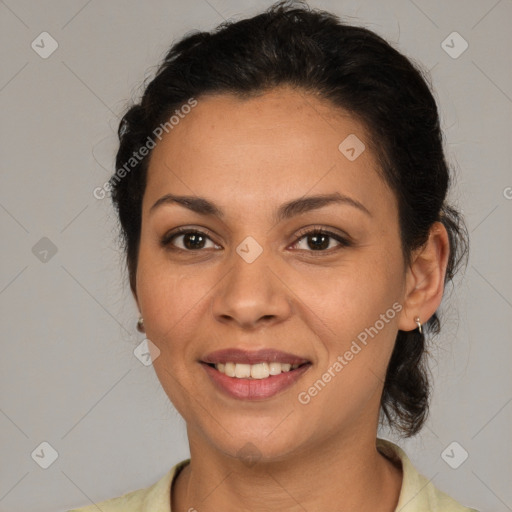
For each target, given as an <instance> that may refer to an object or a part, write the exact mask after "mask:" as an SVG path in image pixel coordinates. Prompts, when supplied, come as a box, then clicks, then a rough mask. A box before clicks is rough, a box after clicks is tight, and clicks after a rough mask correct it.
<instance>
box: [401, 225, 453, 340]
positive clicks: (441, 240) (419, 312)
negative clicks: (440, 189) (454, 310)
mask: <svg viewBox="0 0 512 512" xmlns="http://www.w3.org/2000/svg"><path fill="white" fill-rule="evenodd" d="M449 253H450V242H449V238H448V233H447V231H446V228H445V227H444V225H443V224H442V223H441V222H435V223H434V224H433V225H432V227H431V228H430V232H429V238H428V240H427V242H426V243H425V244H424V245H423V246H422V247H420V248H419V249H417V250H416V251H415V252H414V254H413V257H412V260H411V264H410V266H409V268H408V269H407V275H406V284H405V295H404V297H403V306H404V307H403V309H402V311H401V312H400V319H399V322H398V328H399V329H400V330H402V331H411V330H414V329H416V328H417V324H416V322H415V318H418V317H419V319H420V322H421V323H422V324H424V323H426V322H427V320H429V318H430V317H431V316H432V315H433V314H434V313H435V312H436V310H437V308H438V307H439V305H440V304H441V300H442V299H443V292H444V279H445V275H446V267H447V265H448V256H449Z"/></svg>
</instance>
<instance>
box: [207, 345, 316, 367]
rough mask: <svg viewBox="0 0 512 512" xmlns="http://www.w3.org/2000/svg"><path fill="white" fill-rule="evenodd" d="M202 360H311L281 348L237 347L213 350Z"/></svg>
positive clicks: (241, 362)
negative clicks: (250, 349) (251, 348)
mask: <svg viewBox="0 0 512 512" xmlns="http://www.w3.org/2000/svg"><path fill="white" fill-rule="evenodd" d="M202 362H204V363H207V364H219V363H222V364H226V363H235V364H236V363H239V364H258V363H272V362H276V363H285V364H289V365H297V364H298V365H302V364H304V363H309V362H310V361H309V360H308V359H305V358H303V357H301V356H298V355H296V354H290V353H288V352H282V351H280V350H273V349H260V350H256V351H248V350H240V349H236V348H227V349H224V350H217V351H215V352H211V353H210V354H208V355H207V356H205V357H204V358H203V359H202Z"/></svg>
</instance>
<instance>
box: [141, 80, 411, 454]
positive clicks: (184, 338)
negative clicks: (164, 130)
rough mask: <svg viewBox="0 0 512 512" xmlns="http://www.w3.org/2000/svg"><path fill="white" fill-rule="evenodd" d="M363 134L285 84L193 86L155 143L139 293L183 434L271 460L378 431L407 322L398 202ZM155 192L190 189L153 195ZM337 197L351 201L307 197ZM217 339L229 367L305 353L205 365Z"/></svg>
mask: <svg viewBox="0 0 512 512" xmlns="http://www.w3.org/2000/svg"><path fill="white" fill-rule="evenodd" d="M347 137H349V138H348V139H347ZM356 137H357V138H356ZM367 137H368V136H367V134H366V133H365V131H364V130H363V127H362V125H361V124H359V123H358V122H357V121H356V120H355V119H354V118H352V117H351V116H349V115H348V114H343V113H341V112H340V111H334V110H333V108H332V106H331V105H329V104H327V103H325V102H323V101H321V100H319V99H317V98H315V97H314V96H311V95H307V94H306V93H304V92H298V91H293V90H292V89H289V88H286V87H281V88H277V89H274V90H272V91H271V92H269V93H266V94H264V95H262V96H260V97H257V98H254V99H250V100H241V99H237V98H235V97H234V96H231V95H227V94H225V95H216V96H209V97H201V98H199V99H198V104H197V106H195V107H194V108H193V109H192V110H191V112H190V113H188V114H187V115H186V116H183V118H182V119H180V121H179V124H177V125H175V126H174V127H173V128H172V130H170V131H169V133H168V134H166V135H165V136H164V137H163V138H162V140H161V141H160V142H158V144H157V146H156V147H155V149H154V150H153V154H152V156H151V161H150V165H149V169H148V181H147V188H146V190H145V195H144V200H143V208H142V229H141V240H140V251H139V260H138V268H137V278H136V296H137V301H138V305H139V307H140V310H141V313H142V316H143V318H144V324H145V328H146V335H147V338H148V339H149V340H150V341H151V342H152V343H154V344H155V345H156V346H157V347H158V349H159V350H160V354H159V356H158V357H157V358H156V359H155V360H154V368H155V371H156V373H157V375H158V378H159V380H160V382H161V384H162V386H163V388H164V390H165V391H166V393H167V395H168V396H169V398H170V399H171V401H172V402H173V404H174V405H175V407H176V408H177V409H178V411H179V412H180V413H181V415H182V416H183V417H184V419H185V420H186V422H187V425H188V430H189V437H190V436H193V440H192V442H198V443H203V445H204V446H209V447H210V448H212V447H213V448H214V449H216V450H218V451H220V452H222V453H225V454H230V455H236V454H237V453H238V454H241V455H240V456H242V455H243V454H244V453H245V452H244V450H245V451H247V450H248V448H247V446H251V449H250V450H252V451H255V452H257V454H258V456H262V457H264V458H269V459H272V458H276V457H283V456H286V455H289V454H291V453H292V452H294V451H297V450H303V451H306V452H307V450H310V449H318V447H319V446H320V443H322V442H323V441H324V440H326V439H330V438H332V436H343V437H344V438H346V437H347V436H353V435H363V434H364V433H371V435H373V436H374V435H375V429H376V426H377V419H378V412H379V404H380V396H381V392H382V387H383V383H384V377H385V372H386V368H387V364H388V361H389V358H390V356H391V352H392V349H393V344H394V340H395V338H396V334H397V330H398V329H399V328H404V329H405V330H409V329H412V328H414V326H410V325H405V324H404V325H403V326H402V325H401V323H400V318H401V315H400V313H399V311H400V309H401V308H402V300H403V298H404V293H405V284H406V283H405V279H406V273H405V271H404V263H403V259H402V253H401V248H400V238H399V226H398V212H397V203H396V199H395V197H394V194H393V193H392V192H391V190H390V189H389V188H388V187H387V186H386V184H385V183H384V182H383V181H382V180H381V178H380V177H379V176H378V174H377V171H376V169H377V163H376V160H375V159H374V155H372V153H371V151H370V149H369V148H368V147H369V145H370V144H369V142H370V141H369V140H368V139H367ZM358 139H359V141H358ZM344 141H345V142H344ZM361 142H362V143H363V144H365V146H366V149H363V146H362V145H361ZM340 144H341V146H340ZM166 195H172V196H188V197H189V198H191V199H192V200H193V201H188V202H187V201H186V200H185V201H181V200H180V201H179V202H177V201H172V200H171V199H170V196H169V197H168V198H167V199H168V200H162V201H160V202H159V204H157V205H155V203H157V202H158V201H159V200H160V199H161V198H162V197H164V196H166ZM335 195H338V196H337V197H338V198H348V199H345V200H343V199H342V200H337V201H336V200H333V201H330V202H329V201H325V202H322V201H321V200H316V201H314V200H313V198H316V197H317V196H332V197H335ZM199 199H201V201H199ZM206 201H207V202H208V203H206ZM291 202H297V203H295V206H293V205H292V206H288V207H287V208H285V207H284V205H286V204H288V203H291ZM187 205H188V206H187ZM178 228H180V229H183V230H184V231H185V232H184V233H183V232H181V233H178V234H177V235H176V236H174V237H173V236H172V235H173V234H174V233H175V231H176V229H178ZM315 229H317V230H326V231H329V232H331V233H332V234H333V235H322V234H317V235H315V233H314V230H315ZM194 230H195V231H200V232H201V233H200V234H199V235H198V234H197V233H195V234H194V233H193V232H192V233H188V234H187V231H194ZM312 231H313V234H310V235H308V233H310V232H312ZM336 237H340V238H339V239H340V240H342V241H341V242H340V241H338V239H337V238H336ZM343 240H345V241H346V242H343ZM164 241H165V244H164V243H163V242H164ZM402 322H404V320H402ZM226 349H236V350H239V351H241V352H239V353H238V356H237V354H234V353H231V354H227V355H226V354H222V353H220V355H219V359H218V360H219V361H221V362H224V363H228V362H229V363H236V362H237V361H238V363H239V366H238V367H232V365H231V364H229V365H227V366H229V367H230V368H231V370H233V369H234V370H235V371H236V372H237V375H239V376H244V375H246V374H245V373H244V372H245V371H249V372H250V371H251V367H247V366H246V365H244V364H242V363H243V362H244V361H245V363H248V362H251V361H252V362H254V363H256V362H260V363H275V362H279V361H281V360H283V361H281V362H285V361H284V360H287V361H290V363H289V364H291V361H292V360H294V359H287V357H286V356H285V355H282V354H276V353H274V352H271V351H281V352H284V353H287V354H292V355H294V356H296V358H297V361H300V362H304V361H307V362H308V364H306V365H305V366H303V367H300V368H298V369H297V370H294V371H290V372H288V373H286V372H284V373H282V374H281V375H270V376H268V377H265V378H252V379H250V380H249V379H247V378H242V379H240V378H238V377H237V376H235V377H230V376H228V375H225V374H222V373H221V372H219V370H217V369H215V368H212V367H210V366H208V365H207V364H206V361H207V360H208V359H211V357H212V356H211V355H212V353H214V352H217V351H221V350H226ZM260 350H265V351H267V352H266V353H263V354H260V355H256V357H255V359H251V356H252V355H254V354H253V353H254V352H256V351H260ZM237 357H239V358H237ZM258 359H261V361H259V360H258ZM296 364H298V363H296ZM231 370H230V371H231ZM252 370H253V374H254V375H255V377H261V376H265V375H267V373H266V372H267V371H268V372H270V371H273V372H274V373H277V372H278V370H279V366H278V365H276V364H269V365H268V366H267V367H266V366H265V365H264V364H261V365H259V366H258V367H257V368H254V367H252ZM282 370H286V366H284V368H283V367H282V366H281V371H282ZM224 371H225V372H227V371H228V368H226V367H224ZM259 372H261V373H259ZM247 443H251V445H247ZM253 445H254V446H253ZM244 447H245V448H244ZM240 450H241V451H240Z"/></svg>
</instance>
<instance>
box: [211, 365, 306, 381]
mask: <svg viewBox="0 0 512 512" xmlns="http://www.w3.org/2000/svg"><path fill="white" fill-rule="evenodd" d="M299 366H300V365H299V364H293V365H292V364H289V363H276V362H272V363H258V364H241V363H230V362H228V363H225V364H223V363H218V364H216V365H215V368H216V369H217V370H219V372H221V373H224V374H226V375H227V376H228V377H237V378H239V379H248V378H251V377H252V378H253V379H266V378H267V377H268V376H269V375H279V374H280V373H281V372H289V371H290V370H295V368H298V367H299Z"/></svg>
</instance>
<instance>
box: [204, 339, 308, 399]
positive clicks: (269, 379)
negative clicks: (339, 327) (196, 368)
mask: <svg viewBox="0 0 512 512" xmlns="http://www.w3.org/2000/svg"><path fill="white" fill-rule="evenodd" d="M200 362H201V363H202V366H203V368H204V370H205V371H206V374H207V375H208V376H209V377H210V379H211V381H212V383H213V384H214V386H215V387H216V388H217V389H218V390H219V391H221V392H222V393H224V394H227V395H229V396H230V397H232V398H236V399H242V400H263V399H268V398H271V397H273V396H274V395H277V394H278V393H280V392H282V391H284V390H285V389H287V388H289V387H290V386H292V385H293V384H294V383H295V382H297V380H298V379H300V378H301V376H302V375H303V374H304V373H305V372H306V371H307V370H308V369H309V368H310V367H311V362H310V361H309V360H307V359H305V358H303V357H300V356H298V355H296V354H290V353H287V352H282V351H279V350H273V349H262V350H257V351H246V350H240V349H224V350H219V351H216V352H212V353H210V354H208V355H207V356H206V357H204V358H203V360H202V361H200ZM255 370H257V372H256V373H255ZM271 370H272V371H271ZM262 371H263V373H262Z"/></svg>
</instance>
